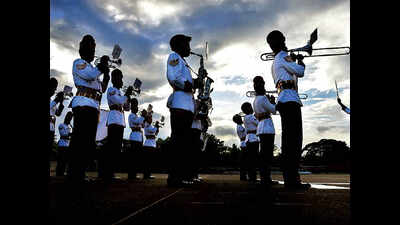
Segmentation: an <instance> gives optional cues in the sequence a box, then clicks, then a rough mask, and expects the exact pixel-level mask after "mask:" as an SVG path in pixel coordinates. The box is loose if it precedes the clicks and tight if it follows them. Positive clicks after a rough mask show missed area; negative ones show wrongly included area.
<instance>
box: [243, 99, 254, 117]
mask: <svg viewBox="0 0 400 225" xmlns="http://www.w3.org/2000/svg"><path fill="white" fill-rule="evenodd" d="M241 109H242V112H243V113H244V114H246V115H250V114H253V112H254V111H253V106H251V103H250V102H245V103H243V104H242V106H241Z"/></svg>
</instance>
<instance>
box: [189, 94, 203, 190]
mask: <svg viewBox="0 0 400 225" xmlns="http://www.w3.org/2000/svg"><path fill="white" fill-rule="evenodd" d="M195 104H196V105H195V106H196V107H195V114H194V119H193V123H192V127H191V132H192V140H191V143H192V148H190V150H191V151H192V153H191V158H192V159H191V161H192V173H193V175H192V176H193V181H195V182H200V181H201V180H200V179H199V169H200V165H201V131H202V129H203V127H202V124H201V119H200V118H199V114H198V113H199V110H200V100H198V99H196V100H195Z"/></svg>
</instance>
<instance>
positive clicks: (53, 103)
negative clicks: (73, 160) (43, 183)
mask: <svg viewBox="0 0 400 225" xmlns="http://www.w3.org/2000/svg"><path fill="white" fill-rule="evenodd" d="M57 86H58V81H57V79H56V78H54V77H52V78H50V88H49V99H50V117H49V122H50V133H49V140H48V141H49V143H48V144H49V148H48V151H47V158H48V159H47V161H48V165H47V175H48V179H50V155H51V152H52V149H53V142H54V135H55V126H56V116H60V115H61V112H62V110H63V109H64V105H63V104H62V102H63V100H64V95H63V93H62V92H60V93H58V94H57V95H56V97H55V98H54V100H51V96H53V95H54V93H55V92H56V90H57ZM58 103H59V106H58V108H57V104H58Z"/></svg>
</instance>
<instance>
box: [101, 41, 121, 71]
mask: <svg viewBox="0 0 400 225" xmlns="http://www.w3.org/2000/svg"><path fill="white" fill-rule="evenodd" d="M121 52H122V48H121V47H119V45H118V44H116V45H114V49H113V52H112V54H111V55H112V57H110V59H109V61H108V68H112V69H115V68H117V67H120V66H121V65H122V59H120V58H119V56H120V55H121ZM94 57H95V58H96V60H95V61H94V65H96V66H97V64H99V63H100V58H101V57H98V56H94ZM114 64H115V65H114Z"/></svg>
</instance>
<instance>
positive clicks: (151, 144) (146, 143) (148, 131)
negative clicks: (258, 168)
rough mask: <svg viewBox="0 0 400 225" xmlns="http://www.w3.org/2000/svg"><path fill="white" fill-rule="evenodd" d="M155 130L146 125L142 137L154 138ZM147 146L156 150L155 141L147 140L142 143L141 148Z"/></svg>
mask: <svg viewBox="0 0 400 225" xmlns="http://www.w3.org/2000/svg"><path fill="white" fill-rule="evenodd" d="M156 132H157V128H155V127H154V126H153V125H151V124H147V126H146V127H145V128H144V135H154V136H156ZM144 146H148V147H153V148H156V146H157V145H156V139H155V138H154V139H147V138H146V141H144V144H143V147H144Z"/></svg>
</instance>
